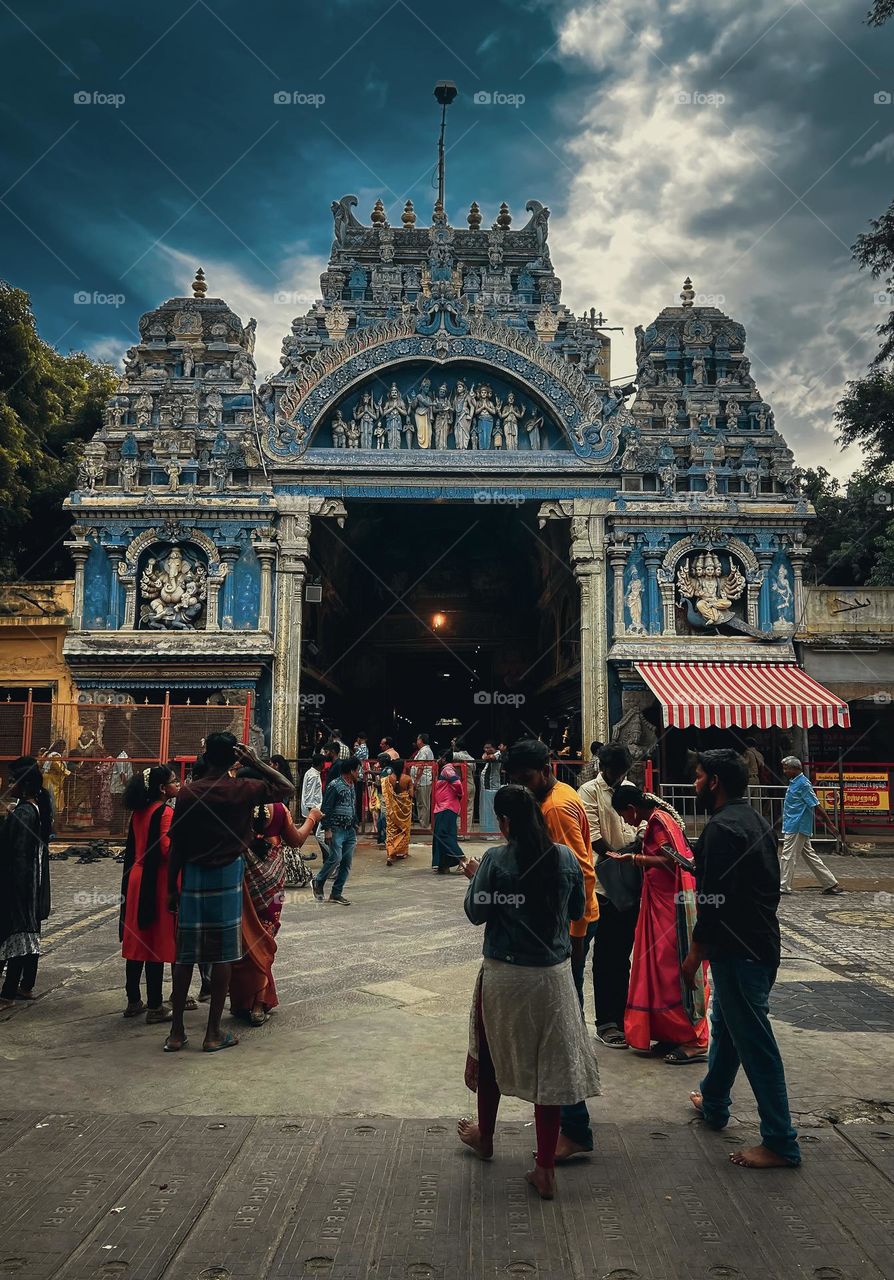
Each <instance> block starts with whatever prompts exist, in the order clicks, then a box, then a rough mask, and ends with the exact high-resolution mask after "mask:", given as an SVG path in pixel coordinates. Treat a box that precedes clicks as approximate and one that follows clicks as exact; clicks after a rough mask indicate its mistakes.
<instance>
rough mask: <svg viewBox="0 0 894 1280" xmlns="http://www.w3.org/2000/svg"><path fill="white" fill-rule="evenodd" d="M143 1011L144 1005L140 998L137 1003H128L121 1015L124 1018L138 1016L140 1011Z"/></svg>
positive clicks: (144, 1009)
mask: <svg viewBox="0 0 894 1280" xmlns="http://www.w3.org/2000/svg"><path fill="white" fill-rule="evenodd" d="M145 1012H146V1006H145V1004H144V1003H143V1001H142V1000H141V1001H140V1002H139V1004H129V1005H128V1006H127V1008H126V1009H125V1010H124V1013H123V1015H122V1016H123V1017H125V1018H138V1017H139V1016H140V1014H141V1013H145Z"/></svg>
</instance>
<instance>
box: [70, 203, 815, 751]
mask: <svg viewBox="0 0 894 1280" xmlns="http://www.w3.org/2000/svg"><path fill="white" fill-rule="evenodd" d="M356 205H357V201H356V198H355V197H353V196H345V197H343V198H342V199H341V200H339V201H336V202H334V203H333V206H332V212H333V217H334V241H333V244H332V251H331V255H330V261H329V264H328V267H327V269H326V271H325V272H324V273H323V275H322V277H321V297H320V299H319V301H317V302H316V303H315V304H314V306H313V307H312V308H311V309H310V310H309V311H308V312H307V314H305V315H302V316H299V317H298V318H297V319H295V320H294V321H293V323H292V327H291V331H290V333H289V334H288V335H287V336H286V337H285V339H284V341H283V346H282V357H281V368H280V370H279V371H278V372H277V373H276V374H275V375H274V376H272V377H270V378H269V379H268V380H267V381H266V382H263V383H262V384H261V385H260V386H258V387H257V388H256V385H255V365H254V358H253V352H254V338H255V322H254V321H253V320H250V321H249V322H248V323H247V324H246V325H244V326H243V324H242V321H241V320H240V318H239V317H237V316H236V315H234V313H233V312H232V311H231V310H230V309H229V307H228V306H227V305H226V303H225V302H224V301H222V300H221V299H217V298H209V297H206V285H205V281H204V278H203V276H202V273H201V272H199V273H198V275H197V277H196V281H195V282H194V285H193V293H192V296H191V297H182V298H174V299H171V300H169V301H168V302H166V303H164V304H163V305H162V306H160V307H159V308H157V309H156V310H155V311H152V312H150V313H148V314H147V315H145V316H144V317H143V318H142V320H141V322H140V339H141V340H140V343H139V344H138V345H137V346H135V347H133V348H131V350H130V351H129V352H128V354H127V357H126V359H125V374H124V379H123V381H122V385H121V387H120V389H119V391H118V393H117V394H116V395H115V396H114V397H112V399H111V400H110V401H109V403H108V406H107V409H106V416H105V424H104V426H103V428H102V430H101V431H100V432H99V433H98V434H97V436H96V438H95V439H94V440H93V441H92V442H91V443H90V444H89V445H88V446H87V448H86V450H85V452H84V457H83V459H82V465H81V475H80V478H79V486H78V489H77V491H76V492H74V493H73V494H72V495H71V496H70V498H69V506H70V509H71V511H72V514H73V516H74V517H75V520H76V524H75V528H74V530H73V533H72V539H71V541H70V543H69V546H70V549H71V552H72V555H73V558H74V561H75V572H76V578H75V582H76V586H75V608H74V625H73V628H72V631H71V634H70V636H69V639H68V642H67V646H66V653H67V656H68V660H69V662H70V663H71V665H72V667H73V669H74V672H75V676H76V678H77V680H78V681H79V683H80V684H81V686H82V687H83V686H89V687H90V688H96V689H99V688H105V689H126V690H128V691H131V692H134V693H136V692H138V691H139V690H140V689H142V688H149V687H156V688H158V687H165V688H171V689H173V690H176V689H177V688H183V689H186V688H189V689H197V688H200V689H207V690H209V692H213V693H215V694H220V693H226V694H227V696H228V697H232V698H234V699H235V700H238V698H239V696H242V695H241V694H240V691H246V690H247V691H250V692H251V693H252V695H253V698H254V705H255V707H256V718H257V720H258V722H259V724H260V726H261V728H262V729H263V730H264V732H265V734H266V735H267V740H268V744H269V745H271V746H272V748H273V749H275V750H278V751H281V752H283V753H284V754H286V755H287V756H295V755H297V753H298V744H299V719H300V708H301V698H302V672H303V670H304V669H305V663H306V657H305V647H304V645H303V640H304V639H305V637H304V632H303V626H304V616H305V609H306V607H307V606H306V604H305V599H306V586H307V585H308V583H307V579H308V566H309V561H310V554H311V553H310V545H311V538H312V531H313V529H314V527H315V522H318V521H320V520H326V521H333V522H335V525H336V527H338V526H343V525H345V522H348V523H350V519H351V510H352V501H353V500H363V501H374V502H379V503H404V504H408V503H416V504H419V507H420V508H422V509H424V507H425V505H426V504H430V503H432V502H438V503H440V504H443V503H453V504H472V503H474V502H477V501H480V497H479V495H480V494H481V493H482V491H483V492H485V493H486V494H487V495H488V500H489V501H492V502H500V501H502V500H503V498H504V497H505V499H506V500H507V501H509V500H510V498H509V495H512V498H511V500H512V501H514V502H517V503H524V504H536V505H535V510H536V512H537V516H538V519H537V521H536V524H537V525H539V527H540V528H541V529H542V530H544V531H546V532H547V533H548V532H549V528H551V527H552V522H554V521H558V522H563V527H564V529H565V531H566V533H565V542H564V546H565V548H566V551H565V552H564V553H563V555H564V558H565V560H566V564H567V569H568V571H570V574H571V575H572V577H573V582H574V583H576V588H575V590H576V592H577V604H576V607H577V610H578V613H579V624H576V625H579V642H578V644H577V648H576V654H577V662H578V664H579V687H580V695H579V702H580V725H581V733H582V736H583V739H584V741H585V742H587V743H588V742H589V740H590V738H591V737H597V738H600V739H607V738H608V737H609V736H610V733H611V730H612V726H613V725H616V724H618V723H620V724H621V725H622V736H623V734H624V733H627V729H626V728H624V726H629V724H630V723H631V722H635V721H636V717H637V715H638V714H639V711H640V709H641V707H643V706H645V705H646V704H647V703H649V702H650V701H652V692H651V689H652V685H651V684H650V682H649V679H648V674H647V673H646V674H644V673H643V670H642V667H643V665H644V664H647V663H656V662H658V663H662V662H663V663H668V664H673V663H680V662H690V663H691V662H692V661H694V660H698V661H703V662H710V663H730V662H735V663H742V662H747V663H749V664H776V665H778V664H780V663H783V664H790V663H792V661H793V659H794V651H793V648H792V635H793V632H794V628H795V621H796V619H797V618H798V617H799V616H800V597H801V577H800V574H801V562H802V559H803V554H804V551H803V547H804V525H805V521H806V519H807V517H808V515H809V514H810V513H809V511H808V508H807V505H806V504H805V502H804V501H803V500H802V499H801V498H800V497H799V494H798V487H797V479H796V472H795V468H794V465H793V460H792V456H791V454H790V452H789V450H788V449H787V448H786V446H785V443H784V441H783V440H782V439H781V437H780V436H779V435H778V434H777V432H776V431H775V428H774V423H773V414H772V411H771V410H770V408H769V406H768V405H766V404H765V403H764V401H763V400H762V398H761V396H760V394H759V393H758V391H757V388H756V386H755V383H754V380H753V378H752V376H751V372H750V366H749V361H748V357H747V355H746V353H745V332H744V330H743V328H742V326H741V325H739V324H737V323H736V322H735V321H733V320H731V319H730V318H729V317H727V316H725V315H723V314H722V313H721V312H720V311H718V310H717V309H716V308H713V307H700V306H696V305H694V299H695V295H694V291H693V289H692V286H691V284H690V282H689V281H688V280H687V281H686V283H685V285H684V289H683V293H682V294H681V299H680V301H681V305H679V306H674V307H667V308H666V309H665V310H664V311H662V313H661V314H660V315H659V316H658V317H657V318H656V319H655V321H654V322H653V323H652V324H650V325H649V326H648V327H647V328H646V329H639V328H638V329H637V385H636V388H633V387H632V386H631V387H628V388H623V389H618V388H613V387H612V386H611V385H610V381H609V378H610V342H609V338H608V335H607V333H606V332H605V322H604V320H603V318H602V316H601V314H600V315H599V316H596V313H595V311H593V312H591V313H590V314H589V316H587V315H585V316H583V317H575V316H574V315H572V314H571V312H570V311H569V310H568V309H567V307H565V306H564V305H563V304H562V302H561V283H560V281H559V279H558V277H557V276H556V274H555V271H554V269H553V264H552V261H551V257H550V246H549V244H548V218H549V211H548V209H546V208H545V207H544V206H543V205H542V204H540V202H538V201H535V200H531V201H529V202H528V204H527V206H526V211H527V214H528V215H529V216H528V218H527V221H526V222H525V223H524V224H523V225H522V226H521V227H519V228H518V229H514V228H513V226H512V217H511V214H510V212H509V210H508V208H507V207H506V205H502V206H501V207H500V209H499V211H498V213H497V215H496V218H495V220H494V222H493V225H492V226H490V227H489V228H485V227H484V226H483V215H482V213H481V211H480V210H479V208H478V206H477V204H474V203H473V205H472V206H471V208H470V210H469V214H468V219H467V222H468V225H467V226H466V227H460V228H456V227H452V226H450V225H449V223H448V221H447V218H446V216H445V214H444V212H443V210H442V209H441V208H440V206H436V207H435V209H434V212H433V215H432V218H431V222H430V225H425V226H421V225H419V224H418V222H417V215H416V212H415V210H414V209H413V206H412V204H410V203H409V202H408V203H407V205H406V207H405V209H404V210H403V212H402V214H401V215H400V222H399V224H398V225H395V226H392V225H389V222H388V220H387V216H386V212H385V209H384V207H383V205H382V203H381V201H378V202H376V205H375V207H374V208H373V210H372V212H371V215H370V222H369V224H363V223H361V222H360V221H359V220H358V219H357V218H356V216H355V214H354V209H355V208H356ZM570 265H573V264H570ZM634 390H635V397H634V398H633V399H632V400H631V396H632V395H633V392H634ZM627 736H628V737H630V734H629V733H628V734H627Z"/></svg>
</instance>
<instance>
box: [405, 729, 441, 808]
mask: <svg viewBox="0 0 894 1280" xmlns="http://www.w3.org/2000/svg"><path fill="white" fill-rule="evenodd" d="M434 758H435V753H434V752H433V751H432V749H431V747H430V746H429V745H428V734H427V733H420V734H419V736H418V737H417V739H416V754H415V755H414V756H413V759H414V760H434ZM434 772H435V771H434V766H433V765H432V766H430V767H429V768H426V769H411V770H410V773H411V774H412V777H413V781H414V782H415V783H416V812H417V814H418V815H419V825H420V826H422V827H430V826H431V789H432V786H433V784H434Z"/></svg>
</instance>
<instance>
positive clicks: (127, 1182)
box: [0, 1115, 894, 1280]
mask: <svg viewBox="0 0 894 1280" xmlns="http://www.w3.org/2000/svg"><path fill="white" fill-rule="evenodd" d="M7 1123H9V1121H8V1122H7ZM39 1123H43V1124H46V1126H47V1127H46V1128H43V1129H37V1128H35V1127H34V1126H35V1121H34V1118H33V1116H28V1117H26V1118H25V1117H23V1126H24V1127H23V1126H19V1128H18V1133H17V1136H14V1135H15V1134H16V1131H15V1130H14V1129H9V1130H8V1136H9V1138H10V1139H11V1141H9V1142H8V1143H7V1145H6V1147H5V1149H4V1150H3V1152H2V1154H0V1187H2V1188H5V1190H4V1192H3V1208H2V1211H0V1276H2V1277H7V1276H10V1277H11V1276H16V1277H19V1280H112V1278H113V1277H118V1278H119V1280H122V1278H124V1280H134V1278H138V1280H285V1277H289V1278H291V1277H304V1276H308V1277H313V1276H317V1277H327V1278H328V1280H373V1278H375V1280H498V1278H502V1277H530V1278H531V1280H607V1278H611V1280H767V1278H770V1280H773V1278H775V1277H779V1278H780V1280H783V1278H784V1280H887V1278H888V1277H894V1136H892V1139H891V1143H890V1146H889V1144H888V1138H887V1137H886V1136H880V1135H887V1134H890V1132H891V1131H890V1129H888V1128H886V1127H885V1126H856V1125H849V1126H842V1127H840V1129H838V1130H836V1129H834V1128H831V1127H830V1128H824V1129H821V1130H817V1131H814V1132H813V1133H811V1134H808V1135H806V1137H807V1141H806V1142H805V1148H804V1150H805V1164H804V1167H803V1168H802V1169H801V1170H799V1171H789V1170H779V1171H771V1172H768V1173H754V1172H749V1171H746V1170H740V1169H737V1168H735V1167H734V1166H732V1165H731V1164H730V1163H729V1162H728V1160H727V1153H728V1151H729V1149H730V1146H731V1144H732V1142H733V1139H732V1138H731V1137H728V1136H727V1135H724V1134H714V1133H711V1132H709V1131H708V1130H706V1129H704V1127H703V1126H701V1125H700V1124H699V1123H698V1122H697V1121H695V1122H692V1123H689V1124H678V1125H666V1124H664V1125H662V1124H659V1125H654V1124H653V1125H651V1126H650V1125H645V1124H633V1125H618V1124H600V1125H597V1126H595V1129H596V1153H595V1154H594V1156H593V1158H592V1159H591V1160H589V1161H587V1162H582V1163H580V1164H578V1165H576V1166H572V1167H569V1168H567V1169H562V1170H560V1171H559V1175H558V1179H559V1194H558V1196H557V1198H556V1200H554V1201H552V1202H551V1203H546V1202H543V1201H540V1200H539V1199H538V1198H537V1197H536V1196H535V1195H534V1193H533V1192H532V1191H531V1190H530V1188H529V1187H528V1186H527V1184H526V1183H525V1181H524V1176H523V1175H524V1170H525V1168H526V1167H527V1166H528V1164H529V1163H530V1152H531V1147H532V1146H533V1143H534V1127H533V1124H531V1123H527V1122H525V1123H522V1122H512V1123H507V1124H501V1125H500V1126H499V1128H498V1132H497V1142H496V1159H495V1160H494V1161H493V1162H492V1163H490V1164H482V1163H481V1162H479V1161H477V1160H476V1159H475V1158H474V1157H472V1156H471V1155H470V1153H468V1152H467V1151H465V1150H464V1149H463V1148H462V1147H461V1146H460V1145H459V1143H458V1141H457V1138H456V1135H455V1132H454V1122H453V1121H452V1120H440V1119H434V1120H397V1119H391V1118H385V1119H383V1118H379V1117H370V1118H368V1119H364V1120H358V1119H356V1118H352V1119H336V1120H325V1121H324V1120H306V1119H302V1118H291V1117H260V1118H256V1119H252V1118H240V1117H227V1118H225V1119H221V1118H219V1117H190V1118H186V1119H184V1118H180V1117H159V1118H158V1119H157V1121H156V1122H155V1123H152V1122H148V1121H146V1120H145V1119H142V1120H141V1119H140V1118H139V1117H137V1116H134V1117H127V1118H120V1117H92V1118H85V1117H79V1116H77V1115H74V1116H68V1117H44V1119H43V1120H42V1121H40V1122H39ZM69 1126H72V1127H69ZM78 1135H82V1136H80V1137H79V1136H78ZM745 1140H746V1141H747V1140H748V1139H747V1138H746V1139H745ZM735 1141H736V1143H740V1142H742V1141H743V1138H742V1136H741V1135H739V1136H738V1137H737V1138H736V1139H735ZM37 1162H41V1163H42V1174H43V1178H42V1183H41V1184H40V1185H35V1184H34V1183H30V1184H29V1189H28V1190H27V1192H26V1193H25V1194H24V1195H23V1194H19V1196H18V1199H17V1200H15V1201H10V1200H8V1198H7V1197H8V1194H9V1193H10V1192H12V1193H13V1195H14V1196H15V1193H16V1189H17V1183H16V1179H15V1177H14V1176H13V1175H14V1174H15V1172H16V1171H17V1170H24V1169H26V1168H29V1167H31V1168H34V1167H36V1163H37ZM18 1185H19V1191H20V1192H21V1191H22V1186H21V1184H18ZM11 1205H13V1208H12V1209H11V1208H10V1206H11ZM113 1210H119V1212H112V1211H113Z"/></svg>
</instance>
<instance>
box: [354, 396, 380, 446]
mask: <svg viewBox="0 0 894 1280" xmlns="http://www.w3.org/2000/svg"><path fill="white" fill-rule="evenodd" d="M381 411H382V406H381V405H380V404H377V403H376V401H375V400H374V399H373V396H372V392H371V391H364V393H363V395H362V396H361V397H360V401H359V403H358V404H357V405H355V407H354V413H353V418H354V422H355V423H356V424H357V427H358V430H359V437H360V448H361V449H371V448H372V447H373V432H374V431H375V429H376V421H377V420H378V417H379V414H380V413H381Z"/></svg>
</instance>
